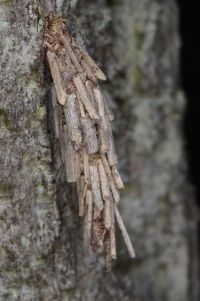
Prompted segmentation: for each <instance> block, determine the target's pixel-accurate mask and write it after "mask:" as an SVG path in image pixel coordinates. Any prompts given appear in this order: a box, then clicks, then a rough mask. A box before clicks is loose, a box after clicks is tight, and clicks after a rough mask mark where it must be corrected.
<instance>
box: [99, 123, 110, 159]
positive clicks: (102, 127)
mask: <svg viewBox="0 0 200 301" xmlns="http://www.w3.org/2000/svg"><path fill="white" fill-rule="evenodd" d="M97 130H98V138H99V151H100V153H102V154H105V153H106V152H107V151H108V148H109V131H108V126H107V122H106V120H105V118H104V117H102V118H101V120H99V121H98V124H97Z"/></svg>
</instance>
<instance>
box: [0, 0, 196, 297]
mask: <svg viewBox="0 0 200 301" xmlns="http://www.w3.org/2000/svg"><path fill="white" fill-rule="evenodd" d="M51 10H54V11H57V12H59V13H61V14H62V15H63V17H64V18H65V19H66V20H67V24H68V26H69V30H70V31H71V33H72V34H73V35H74V36H76V38H77V40H78V42H79V43H80V44H81V46H83V47H85V48H86V49H87V51H88V52H89V53H90V54H91V56H93V58H94V59H95V60H96V61H97V62H98V63H99V64H100V66H101V67H102V68H103V70H104V71H105V73H107V74H108V78H109V80H108V82H107V83H105V84H104V85H102V88H103V90H104V92H105V93H106V94H107V96H108V98H109V99H110V102H111V106H112V107H113V110H114V112H115V116H116V119H115V121H114V128H113V130H114V134H115V137H116V144H117V150H118V155H119V162H120V165H119V167H120V170H121V172H122V174H123V178H124V181H125V185H126V188H125V189H124V191H123V200H122V202H121V210H122V214H123V217H124V218H125V221H126V224H127V226H128V229H129V231H130V233H131V237H132V241H133V243H134V245H135V249H136V256H137V259H136V260H130V259H129V258H128V255H127V254H126V250H125V249H124V246H123V244H122V243H121V242H119V245H118V260H117V261H116V262H115V263H114V264H113V270H112V272H111V273H110V274H105V271H104V264H103V260H102V256H99V255H97V254H92V253H90V252H89V251H88V250H85V249H84V246H83V243H82V222H81V220H80V219H79V218H78V209H77V205H78V204H77V198H76V189H75V186H74V185H71V184H70V185H69V184H66V179H65V173H64V167H62V166H61V164H60V152H61V151H62V146H61V145H60V144H59V143H58V141H57V140H56V134H55V126H54V124H53V122H52V120H53V118H52V114H53V108H52V94H51V78H50V74H49V71H48V68H47V66H46V63H45V59H44V51H43V48H42V46H43V45H42V44H43V35H42V34H43V21H44V17H45V16H46V15H47V14H48V13H49V12H50V11H51ZM0 32H1V41H0V53H1V57H0V65H1V67H0V88H1V89H0V170H1V173H0V217H1V219H0V233H1V238H0V271H1V276H0V277H1V278H0V300H20V301H21V300H24V301H27V300H34V301H39V300H48V301H50V300H54V301H56V300H70V301H71V300H87V301H90V300H98V301H101V300H104V301H105V300H123V301H129V300H130V301H131V300H140V301H147V300H151V301H160V300H167V301H172V300H176V301H179V300H180V301H186V300H191V301H196V300H198V297H199V295H198V294H199V293H198V253H197V219H196V213H195V212H196V205H195V201H194V197H193V191H192V188H191V187H190V185H189V184H188V183H187V180H186V171H187V166H186V162H185V156H184V151H183V149H184V147H183V138H182V132H181V123H182V116H183V111H184V105H185V101H184V95H183V93H182V91H181V90H180V88H179V85H178V80H179V65H178V61H179V48H180V40H179V33H178V10H177V6H176V4H175V2H174V1H173V0H169V1H156V0H141V1H137V0H134V1H133V0H127V1H116V0H107V1H106V0H96V1H95V2H94V1H89V0H87V1H78V0H67V1H64V0H51V1H44V0H41V1H39V0H38V1H35V0H32V1H28V0H21V1H17V0H2V1H1V2H0ZM117 236H118V235H117ZM118 241H119V239H118ZM194 267H195V268H194Z"/></svg>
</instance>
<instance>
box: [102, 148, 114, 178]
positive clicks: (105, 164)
mask: <svg viewBox="0 0 200 301" xmlns="http://www.w3.org/2000/svg"><path fill="white" fill-rule="evenodd" d="M101 160H102V162H103V166H104V168H105V171H106V173H107V176H108V178H109V179H111V178H112V174H111V170H110V166H109V164H108V160H107V158H106V156H105V155H104V154H101Z"/></svg>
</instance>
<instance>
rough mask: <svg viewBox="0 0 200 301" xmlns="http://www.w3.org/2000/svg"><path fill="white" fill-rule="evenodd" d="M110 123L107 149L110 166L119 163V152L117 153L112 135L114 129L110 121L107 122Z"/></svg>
mask: <svg viewBox="0 0 200 301" xmlns="http://www.w3.org/2000/svg"><path fill="white" fill-rule="evenodd" d="M107 125H108V135H109V136H108V138H109V145H108V151H107V158H108V162H109V165H110V166H113V165H116V164H117V153H116V148H115V143H114V140H113V135H112V129H111V126H110V123H109V121H108V122H107Z"/></svg>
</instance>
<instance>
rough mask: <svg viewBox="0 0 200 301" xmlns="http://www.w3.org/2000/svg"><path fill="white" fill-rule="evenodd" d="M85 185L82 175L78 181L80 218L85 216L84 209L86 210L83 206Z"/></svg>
mask: <svg viewBox="0 0 200 301" xmlns="http://www.w3.org/2000/svg"><path fill="white" fill-rule="evenodd" d="M84 185H85V179H84V176H83V175H81V176H80V177H79V178H78V179H77V194H78V203H79V216H82V215H83V211H84V210H83V208H84V204H83V198H82V196H83V191H84Z"/></svg>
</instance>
